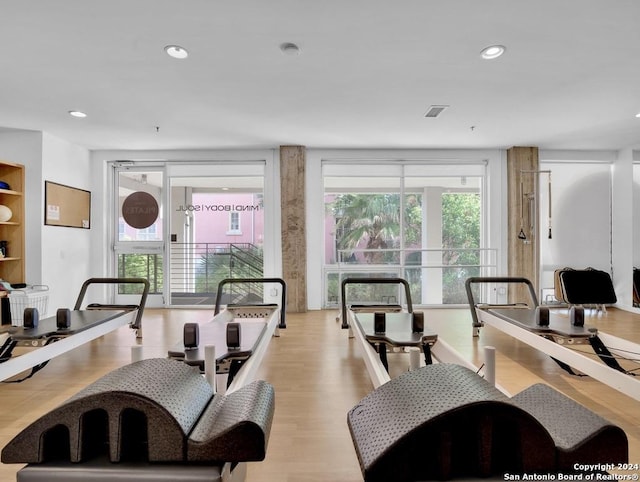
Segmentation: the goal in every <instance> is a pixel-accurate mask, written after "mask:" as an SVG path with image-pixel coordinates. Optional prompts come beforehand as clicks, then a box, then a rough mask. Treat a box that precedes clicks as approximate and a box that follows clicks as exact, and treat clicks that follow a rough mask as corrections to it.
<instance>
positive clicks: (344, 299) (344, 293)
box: [340, 278, 413, 329]
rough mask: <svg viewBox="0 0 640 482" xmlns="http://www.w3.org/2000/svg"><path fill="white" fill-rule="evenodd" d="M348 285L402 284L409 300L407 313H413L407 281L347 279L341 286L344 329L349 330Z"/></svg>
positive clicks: (395, 279)
mask: <svg viewBox="0 0 640 482" xmlns="http://www.w3.org/2000/svg"><path fill="white" fill-rule="evenodd" d="M348 284H402V285H403V286H404V294H405V298H406V300H407V311H408V312H409V313H413V303H412V302H411V289H410V287H409V283H408V282H407V280H405V279H402V278H345V279H343V280H342V283H341V284H340V298H341V300H342V328H344V329H347V328H349V322H348V321H347V289H346V286H347V285H348Z"/></svg>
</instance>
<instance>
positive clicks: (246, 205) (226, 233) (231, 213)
mask: <svg viewBox="0 0 640 482" xmlns="http://www.w3.org/2000/svg"><path fill="white" fill-rule="evenodd" d="M192 202H193V204H190V205H188V206H181V208H182V209H188V210H190V211H191V212H192V213H193V219H194V242H196V243H214V244H228V243H233V244H245V243H248V244H254V245H256V246H262V244H263V240H264V210H263V206H262V196H259V195H257V194H219V193H216V194H213V193H194V194H193V198H192Z"/></svg>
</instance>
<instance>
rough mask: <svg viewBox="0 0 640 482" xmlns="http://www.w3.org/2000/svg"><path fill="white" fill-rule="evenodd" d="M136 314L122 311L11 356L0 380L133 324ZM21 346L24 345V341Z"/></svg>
mask: <svg viewBox="0 0 640 482" xmlns="http://www.w3.org/2000/svg"><path fill="white" fill-rule="evenodd" d="M136 315H137V310H136V311H122V312H121V314H119V315H118V316H116V317H115V318H113V319H111V320H108V321H105V322H104V323H100V324H98V325H96V326H93V327H91V328H88V329H86V330H83V331H80V332H79V333H74V334H72V335H69V336H65V337H62V338H58V339H57V341H55V342H52V343H49V344H48V345H44V346H40V347H39V348H33V349H31V351H28V352H27V353H24V354H22V355H17V356H15V357H11V358H10V359H9V360H7V361H5V362H3V363H0V380H6V379H7V378H11V377H13V376H15V375H18V374H19V373H22V372H24V371H25V370H29V369H30V368H33V367H35V366H37V365H40V364H41V363H44V362H47V361H49V360H51V359H52V358H55V357H57V356H59V355H62V354H64V353H66V352H68V351H70V350H73V349H74V348H77V347H79V346H81V345H84V344H85V343H88V342H90V341H91V340H95V339H96V338H100V337H101V336H103V335H106V334H107V333H110V332H112V331H114V330H117V329H118V328H120V327H122V326H126V325H131V324H132V323H133V321H134V320H135V317H136ZM8 336H10V335H8ZM39 343H41V340H35V339H34V340H33V344H34V345H33V346H38V345H39ZM20 346H24V342H23V343H22V344H21V345H20Z"/></svg>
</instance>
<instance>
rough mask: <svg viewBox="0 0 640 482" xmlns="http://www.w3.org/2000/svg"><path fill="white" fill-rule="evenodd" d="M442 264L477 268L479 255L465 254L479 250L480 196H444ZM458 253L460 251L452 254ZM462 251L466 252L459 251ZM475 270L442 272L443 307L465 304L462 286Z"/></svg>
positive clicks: (476, 252) (466, 268)
mask: <svg viewBox="0 0 640 482" xmlns="http://www.w3.org/2000/svg"><path fill="white" fill-rule="evenodd" d="M442 247H443V248H446V249H449V251H445V252H444V253H443V260H442V262H443V263H442V264H443V265H447V266H455V265H478V264H479V263H480V252H479V251H475V250H469V249H470V248H479V247H480V195H479V194H474V193H464V194H444V195H443V196H442ZM458 249H460V251H456V250H458ZM463 249H465V250H468V251H462V250H463ZM478 274H479V269H478V268H476V267H469V266H460V267H458V268H446V269H445V270H444V271H443V274H442V278H443V294H442V296H443V303H445V304H460V303H466V301H467V299H466V294H465V289H464V282H465V280H466V279H467V278H468V277H470V276H477V275H478Z"/></svg>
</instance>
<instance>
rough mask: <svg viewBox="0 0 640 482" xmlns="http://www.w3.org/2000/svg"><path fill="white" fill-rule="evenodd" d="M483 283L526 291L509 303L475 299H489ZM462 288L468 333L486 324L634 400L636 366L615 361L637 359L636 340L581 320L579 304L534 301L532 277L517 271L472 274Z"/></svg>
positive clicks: (639, 391) (638, 394) (638, 384)
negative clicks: (467, 311)
mask: <svg viewBox="0 0 640 482" xmlns="http://www.w3.org/2000/svg"><path fill="white" fill-rule="evenodd" d="M483 285H484V286H483ZM488 285H493V286H494V287H500V289H503V290H504V294H506V293H507V286H512V288H515V290H514V291H516V290H517V289H520V292H521V296H520V298H522V297H523V296H524V295H522V292H524V293H528V299H526V298H523V299H520V298H518V300H517V301H516V302H513V303H511V302H510V303H496V302H488V303H480V302H478V298H479V297H483V299H490V297H491V295H490V294H489V291H492V290H488V287H489V286H488ZM483 288H484V289H485V292H484V293H483V292H482V289H483ZM466 291H467V298H468V301H469V307H470V309H471V316H472V320H473V335H474V336H479V333H480V329H481V328H482V327H483V326H485V325H488V326H492V327H494V328H496V329H498V330H500V331H502V332H504V333H507V334H508V335H511V336H513V337H514V338H516V339H518V340H519V341H522V342H524V343H526V344H528V345H530V346H532V347H533V348H535V349H537V350H540V351H541V352H543V353H546V354H547V355H549V356H550V357H552V358H553V359H554V360H555V361H556V362H557V363H558V364H559V365H560V366H561V367H562V368H563V369H565V370H566V371H567V372H569V373H571V374H577V373H576V372H575V370H577V371H578V372H579V373H580V374H584V375H588V376H590V377H592V378H594V379H596V380H598V381H600V382H602V383H604V384H605V385H608V386H609V387H611V388H613V389H615V390H617V391H619V392H621V393H624V394H625V395H628V396H630V397H632V398H634V399H635V400H640V379H638V377H635V376H633V375H634V372H633V370H634V369H636V368H637V367H634V369H631V370H630V369H626V368H623V366H622V365H621V364H620V363H619V361H622V360H626V361H627V362H629V363H631V364H637V363H638V362H639V361H640V360H638V354H640V345H639V344H637V343H633V342H631V341H629V340H624V339H622V338H619V337H616V336H614V335H611V334H608V333H603V332H602V331H599V330H598V329H597V328H595V327H592V326H589V325H588V324H585V321H588V315H587V314H586V313H587V311H586V310H585V308H584V307H583V306H570V307H568V308H554V307H549V306H545V305H540V304H539V303H538V299H537V296H536V293H535V289H534V287H533V285H532V283H531V282H530V281H529V280H528V279H526V278H519V277H472V278H469V279H467V281H466ZM474 291H475V293H474ZM492 294H495V293H492ZM634 355H635V359H634V358H633V357H634Z"/></svg>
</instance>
